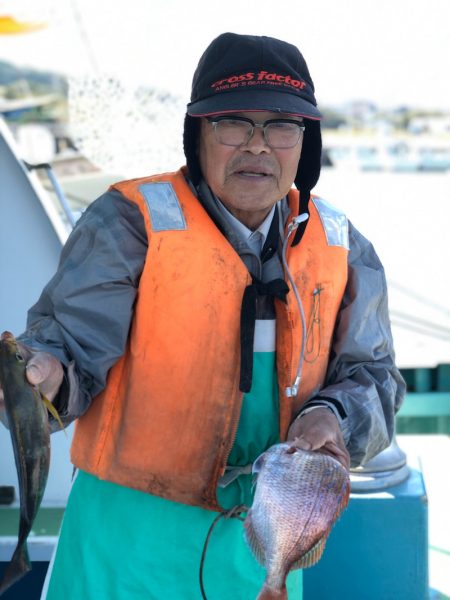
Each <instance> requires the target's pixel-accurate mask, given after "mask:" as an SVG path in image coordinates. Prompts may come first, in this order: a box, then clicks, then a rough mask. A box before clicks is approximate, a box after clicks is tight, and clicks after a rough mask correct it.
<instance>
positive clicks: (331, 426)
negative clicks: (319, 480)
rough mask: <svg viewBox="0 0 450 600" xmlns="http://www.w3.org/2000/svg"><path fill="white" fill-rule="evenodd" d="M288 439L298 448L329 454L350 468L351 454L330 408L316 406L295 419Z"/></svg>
mask: <svg viewBox="0 0 450 600" xmlns="http://www.w3.org/2000/svg"><path fill="white" fill-rule="evenodd" d="M287 439H288V441H291V442H292V445H293V446H295V447H297V448H301V449H302V450H316V451H318V452H323V453H324V454H329V455H330V456H332V457H333V458H336V459H337V460H338V461H339V462H340V463H341V464H342V465H343V466H344V467H345V468H346V469H347V470H348V469H349V468H350V455H349V453H348V452H347V448H346V447H345V443H344V438H343V436H342V431H341V428H340V426H339V422H338V420H337V418H336V417H335V416H334V414H333V412H332V411H331V410H329V409H328V408H325V407H324V408H315V409H314V410H312V411H311V412H308V413H307V414H306V415H304V416H302V417H299V418H297V419H295V421H294V422H293V423H292V425H291V426H290V428H289V431H288V436H287Z"/></svg>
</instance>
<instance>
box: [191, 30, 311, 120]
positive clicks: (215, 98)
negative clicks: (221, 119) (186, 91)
mask: <svg viewBox="0 0 450 600" xmlns="http://www.w3.org/2000/svg"><path fill="white" fill-rule="evenodd" d="M249 110H265V111H271V112H282V113H287V114H291V115H297V116H302V117H305V118H307V119H314V120H318V119H320V118H321V116H322V115H321V113H320V112H319V110H318V109H317V102H316V99H315V97H314V85H313V82H312V79H311V76H310V74H309V71H308V67H307V65H306V62H305V59H304V58H303V56H302V55H301V53H300V51H299V50H298V49H297V48H296V47H295V46H293V45H292V44H288V43H287V42H283V41H282V40H277V39H275V38H271V37H267V36H253V35H239V34H236V33H223V34H222V35H219V37H217V38H216V39H215V40H213V41H212V42H211V44H210V45H209V46H208V48H207V49H206V50H205V52H204V54H203V56H202V57H201V59H200V62H199V64H198V67H197V69H196V71H195V73H194V78H193V81H192V93H191V102H190V103H189V104H188V106H187V113H188V115H190V116H192V117H203V116H207V115H213V114H218V113H226V112H237V111H249Z"/></svg>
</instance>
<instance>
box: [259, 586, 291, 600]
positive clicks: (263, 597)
mask: <svg viewBox="0 0 450 600" xmlns="http://www.w3.org/2000/svg"><path fill="white" fill-rule="evenodd" d="M256 600H288V596H287V589H286V587H285V586H284V587H283V588H281V590H274V589H273V588H270V587H268V586H267V584H264V585H263V586H262V588H261V591H260V592H259V595H258V597H257V598H256Z"/></svg>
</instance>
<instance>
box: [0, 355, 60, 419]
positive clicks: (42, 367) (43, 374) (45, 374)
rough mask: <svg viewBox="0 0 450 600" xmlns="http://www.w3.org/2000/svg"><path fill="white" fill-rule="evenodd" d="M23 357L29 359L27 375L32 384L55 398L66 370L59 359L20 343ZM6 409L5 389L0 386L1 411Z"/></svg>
mask: <svg viewBox="0 0 450 600" xmlns="http://www.w3.org/2000/svg"><path fill="white" fill-rule="evenodd" d="M18 347H19V350H20V353H21V355H22V357H23V358H24V359H25V360H26V361H27V364H26V375H27V379H28V381H29V383H31V385H37V386H38V388H39V391H40V392H41V394H43V395H44V396H45V397H46V398H48V400H50V401H52V400H54V398H55V396H56V395H57V393H58V391H59V388H60V386H61V383H62V380H63V377H64V371H63V368H62V365H61V363H60V362H59V360H58V359H57V358H56V357H54V356H53V355H52V354H49V353H48V352H40V351H35V350H31V349H30V348H28V347H27V346H24V345H23V344H18ZM3 409H4V400H3V390H2V389H1V387H0V411H2V410H3Z"/></svg>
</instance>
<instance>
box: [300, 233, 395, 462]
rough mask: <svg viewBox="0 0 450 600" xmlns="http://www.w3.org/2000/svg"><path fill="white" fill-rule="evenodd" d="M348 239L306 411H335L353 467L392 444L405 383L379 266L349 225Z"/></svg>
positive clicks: (371, 247) (372, 250)
mask: <svg viewBox="0 0 450 600" xmlns="http://www.w3.org/2000/svg"><path fill="white" fill-rule="evenodd" d="M349 237H350V252H349V264H348V267H349V272H348V282H347V287H346V290H345V294H344V298H343V301H342V304H341V307H340V311H339V314H338V317H337V320H336V326H335V332H334V338H333V344H332V348H331V353H330V362H329V366H328V371H327V376H326V381H325V386H324V388H323V389H322V390H321V391H320V393H319V394H318V395H317V396H315V397H314V398H313V399H312V400H310V401H309V402H307V403H306V404H305V406H304V410H306V409H307V408H309V407H311V406H317V405H325V406H328V407H329V408H330V409H331V410H333V412H334V413H335V414H336V416H337V418H338V419H339V421H340V424H341V428H342V431H343V434H344V439H345V442H346V444H347V449H348V451H349V453H350V456H351V461H352V466H357V465H360V464H364V463H365V462H367V461H368V460H369V459H370V458H372V457H373V456H375V455H376V454H378V453H379V452H381V451H382V450H383V449H384V448H386V447H387V446H388V445H389V444H390V441H391V439H392V436H393V433H394V425H395V413H396V412H397V411H398V409H399V407H400V405H401V402H402V400H403V398H404V395H405V389H406V386H405V383H404V381H403V378H402V376H401V374H400V372H399V370H398V369H397V367H396V365H395V355H394V348H393V340H392V334H391V327H390V320H389V312H388V298H387V285H386V278H385V274H384V269H383V266H382V264H381V262H380V260H379V258H378V256H377V254H376V252H375V250H374V248H373V246H372V245H371V244H370V243H369V242H368V241H367V240H366V239H365V238H364V237H363V236H362V235H361V234H360V233H359V232H358V231H357V230H356V229H355V228H354V227H353V226H352V224H351V223H349Z"/></svg>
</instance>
